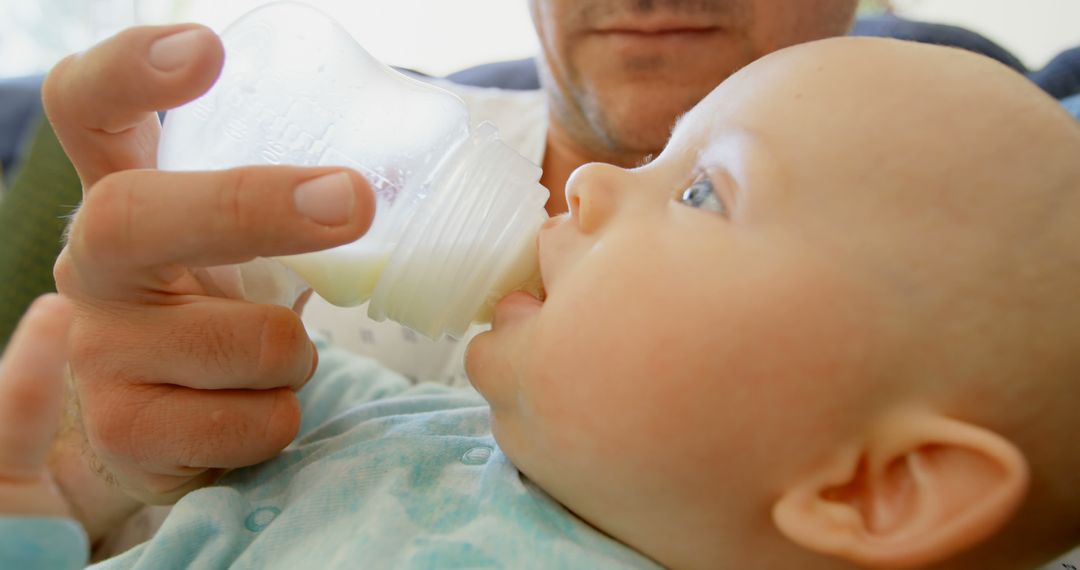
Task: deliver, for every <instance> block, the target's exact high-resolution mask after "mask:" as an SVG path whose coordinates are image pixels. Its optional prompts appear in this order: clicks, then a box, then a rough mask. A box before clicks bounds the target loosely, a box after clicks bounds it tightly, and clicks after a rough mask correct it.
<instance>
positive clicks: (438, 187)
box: [158, 2, 549, 338]
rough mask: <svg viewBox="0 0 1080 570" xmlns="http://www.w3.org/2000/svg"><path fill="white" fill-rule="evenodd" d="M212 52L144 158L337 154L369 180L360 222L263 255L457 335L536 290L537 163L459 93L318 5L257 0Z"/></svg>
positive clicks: (386, 313) (374, 309)
mask: <svg viewBox="0 0 1080 570" xmlns="http://www.w3.org/2000/svg"><path fill="white" fill-rule="evenodd" d="M222 41H223V42H224V44H225V65H224V69H223V71H222V73H221V76H220V78H219V79H218V81H217V82H216V83H215V85H214V86H213V87H212V88H211V89H210V91H209V92H207V93H206V94H205V95H204V96H203V97H201V98H199V99H197V100H195V101H193V102H191V103H189V104H187V105H184V106H182V107H179V108H177V109H174V110H172V111H170V112H169V113H168V114H167V115H166V118H165V124H164V128H163V131H162V136H161V141H160V146H159V151H158V165H159V167H160V168H162V169H166V170H206V169H220V168H231V167H235V166H243V165H254V164H295V165H334V166H347V167H350V168H353V169H356V170H357V171H359V172H361V173H362V174H363V175H364V176H365V177H366V178H367V179H368V180H369V181H370V182H371V184H372V187H373V188H374V190H375V194H376V214H375V220H374V222H373V224H372V226H371V229H370V230H369V231H368V232H367V234H365V235H364V236H363V237H361V238H360V239H359V240H358V241H356V242H354V243H352V244H348V245H344V246H340V247H337V248H334V249H330V250H326V251H321V252H315V253H308V254H302V255H295V256H288V257H282V258H278V260H279V261H280V262H282V263H283V264H285V265H286V266H287V267H289V268H290V269H292V270H293V271H295V272H296V273H298V274H299V275H300V276H301V277H302V278H303V279H304V280H305V281H306V282H307V283H309V284H310V285H311V286H312V287H313V288H314V289H315V291H316V292H318V293H319V294H320V295H322V296H323V297H324V298H326V299H327V300H328V301H330V302H331V303H334V304H336V305H340V306H354V305H359V304H361V303H364V302H365V301H369V300H370V304H369V306H368V314H369V315H370V316H371V317H372V318H374V319H376V320H384V319H387V318H389V319H392V320H394V321H397V322H398V323H401V324H403V325H406V326H408V327H410V328H412V329H413V330H415V331H417V332H419V333H422V334H424V335H427V336H429V337H431V338H439V337H441V336H442V335H443V334H444V333H445V334H449V335H451V336H455V337H456V336H460V335H462V334H463V333H464V332H465V330H466V329H467V328H468V325H469V323H470V322H473V321H486V320H488V319H489V318H490V310H491V307H492V305H493V304H494V303H495V301H497V300H498V299H499V298H500V297H502V296H503V295H504V294H506V293H509V292H511V291H514V290H526V291H530V292H533V293H537V292H538V289H539V278H538V269H537V267H538V264H537V260H536V246H535V241H536V233H537V231H538V229H539V227H540V225H541V224H542V223H543V221H544V220H545V219H546V218H547V213H546V212H545V210H544V204H545V203H546V202H547V199H548V196H549V194H548V191H547V190H546V189H545V188H544V187H543V186H541V185H540V184H539V182H538V180H539V178H540V173H541V172H540V168H539V167H537V166H536V165H534V164H532V163H530V162H529V161H528V160H526V159H525V158H523V157H521V156H520V155H519V154H518V153H516V152H515V151H514V150H513V149H511V148H510V147H509V146H507V145H506V144H504V143H503V142H501V141H500V140H499V137H498V133H497V131H496V129H495V127H494V126H492V125H491V124H489V123H483V124H481V125H479V126H477V127H476V128H471V127H470V123H469V116H468V111H467V109H466V107H465V104H464V102H462V101H461V99H460V98H458V97H457V96H456V95H454V94H452V93H450V92H448V91H446V90H444V89H440V88H438V87H435V86H433V85H430V84H426V83H423V82H420V81H417V80H415V79H412V78H410V77H407V76H405V75H402V74H401V73H398V72H396V71H394V70H393V69H391V68H389V67H388V66H386V65H384V64H382V63H380V62H379V61H377V60H375V59H374V58H373V57H372V56H371V55H370V54H368V53H367V52H366V51H364V49H363V48H361V47H360V46H359V45H358V44H357V43H356V42H355V41H354V40H353V38H352V37H351V36H350V35H349V33H348V32H346V31H345V30H344V29H343V28H342V27H341V26H339V25H338V24H337V23H336V22H334V21H333V20H332V19H330V18H329V17H327V16H326V15H324V14H322V13H321V12H319V11H317V10H316V9H314V8H311V7H308V6H306V5H303V4H298V3H295V2H278V3H273V4H268V5H265V6H263V7H260V8H257V9H256V10H254V11H252V12H250V13H248V14H246V15H245V16H243V17H241V18H240V19H239V20H237V21H236V22H235V23H234V24H232V25H231V26H230V27H229V28H227V29H226V30H225V32H224V33H223V34H222Z"/></svg>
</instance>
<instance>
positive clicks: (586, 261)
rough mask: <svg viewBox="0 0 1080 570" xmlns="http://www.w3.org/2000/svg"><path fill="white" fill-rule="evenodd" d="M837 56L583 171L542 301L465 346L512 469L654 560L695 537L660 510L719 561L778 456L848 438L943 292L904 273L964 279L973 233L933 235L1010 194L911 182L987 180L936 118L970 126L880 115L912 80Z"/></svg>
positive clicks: (768, 70) (755, 73)
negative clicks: (625, 161) (655, 143)
mask: <svg viewBox="0 0 1080 570" xmlns="http://www.w3.org/2000/svg"><path fill="white" fill-rule="evenodd" d="M850 49H851V47H850V46H847V45H844V44H842V43H841V44H840V45H836V44H831V45H828V46H826V47H822V48H818V49H815V50H810V51H809V52H804V51H798V50H796V51H789V52H784V53H781V54H777V55H776V56H771V57H770V58H766V59H765V60H762V61H761V62H758V63H756V64H754V65H752V66H750V67H748V68H746V69H744V70H743V71H742V72H740V73H739V74H736V75H735V76H733V77H732V78H731V79H730V80H728V81H727V82H725V83H724V84H723V85H721V86H720V87H719V88H717V89H716V90H715V91H713V92H712V93H711V94H710V95H709V96H708V97H707V98H706V99H705V100H704V101H702V102H701V103H700V104H698V105H697V106H696V107H695V108H694V109H693V110H692V111H690V112H689V113H688V114H687V115H686V116H684V117H683V118H682V119H681V121H680V123H679V125H678V127H677V128H676V129H675V131H674V132H673V135H672V137H671V140H670V142H669V144H668V146H667V148H666V149H665V150H664V152H663V153H662V154H661V155H659V156H658V157H657V158H656V159H655V160H653V161H652V162H650V163H649V164H647V165H645V166H642V167H640V168H636V169H633V170H624V169H620V168H617V167H613V166H608V165H600V164H594V165H587V166H584V167H582V168H581V169H579V170H578V171H577V172H576V173H575V175H574V176H573V177H572V178H571V180H570V182H569V184H568V187H567V190H566V192H567V201H568V203H569V204H570V209H571V211H570V214H568V215H566V216H561V217H558V218H553V219H552V220H550V221H549V222H548V223H547V224H546V225H545V227H544V228H543V229H542V231H541V234H540V237H539V250H540V260H541V268H542V273H543V279H544V284H545V287H546V291H547V298H546V300H545V301H544V302H543V303H540V302H539V301H537V300H535V299H531V298H529V297H528V296H525V295H514V296H511V297H508V298H507V299H505V300H504V301H503V302H501V303H500V304H499V305H498V307H497V309H496V314H495V319H494V322H493V328H492V330H491V331H490V332H488V333H485V334H483V335H481V336H480V337H478V338H477V339H476V340H475V341H474V342H473V344H472V345H471V347H470V350H469V353H468V357H467V366H468V370H469V374H470V377H471V379H472V381H473V383H474V385H475V386H476V388H477V389H478V390H479V391H480V392H481V393H482V394H483V396H484V397H485V398H486V399H487V400H488V402H489V403H490V404H491V409H492V421H493V429H494V433H495V437H496V439H497V440H498V442H499V444H500V446H501V448H502V449H503V450H504V451H505V453H506V454H507V455H508V456H509V457H510V459H511V460H512V461H513V462H514V463H515V465H517V466H518V468H519V469H520V470H521V471H522V472H523V473H524V474H525V475H527V476H528V477H529V478H530V479H532V480H534V481H535V482H536V483H537V484H539V485H540V486H541V487H543V488H544V489H545V490H547V491H548V492H549V493H551V494H552V495H553V496H554V497H555V498H556V499H558V500H560V501H561V502H562V503H563V504H565V505H567V506H568V507H569V508H570V509H571V510H573V511H574V512H575V513H577V514H578V515H579V516H581V517H583V518H584V519H586V520H588V521H590V522H592V523H593V524H596V525H597V526H599V527H600V528H601V529H603V530H604V531H606V532H607V533H609V534H611V535H613V536H615V537H616V538H619V539H620V540H623V541H625V542H627V543H630V544H634V545H638V546H639V547H640V546H642V545H645V551H646V552H648V553H649V554H651V555H653V556H655V557H657V558H658V559H660V560H663V561H664V562H665V563H671V562H672V561H675V562H678V561H679V556H680V553H679V552H678V548H679V547H678V546H677V545H678V543H679V539H678V537H677V536H674V535H672V536H665V534H664V533H666V532H668V533H669V532H672V531H674V532H675V533H677V534H685V532H686V531H681V530H678V529H673V528H672V527H671V523H670V521H674V520H678V521H681V524H684V525H685V524H690V525H693V526H694V528H700V529H709V530H708V532H711V533H714V536H716V541H717V549H718V550H721V551H723V550H725V549H729V550H737V549H738V548H736V545H740V543H741V545H742V547H743V548H748V545H749V544H751V543H752V542H753V538H754V537H756V536H760V535H761V533H762V531H763V530H765V529H766V528H767V527H768V526H769V525H770V521H769V519H768V509H767V502H768V501H769V500H771V499H770V498H771V497H775V496H776V494H778V493H779V492H780V491H781V490H782V488H783V486H784V485H785V481H787V480H788V478H789V477H790V475H791V473H790V472H789V471H790V469H791V468H793V467H794V466H805V465H807V464H809V463H812V462H813V461H814V459H815V457H816V456H817V454H820V453H821V452H822V447H821V446H822V445H825V443H824V442H834V441H837V440H840V439H842V438H843V437H845V435H844V434H851V433H856V432H858V430H859V429H861V427H862V426H861V425H860V424H859V422H861V421H863V417H864V416H863V414H861V413H860V409H861V403H860V402H864V401H870V400H872V399H874V398H878V399H881V398H887V397H888V394H885V393H881V391H876V390H875V389H874V381H875V380H876V379H877V378H878V375H879V374H881V373H882V372H881V371H882V370H886V371H887V370H888V368H889V366H890V365H891V364H893V363H894V361H893V360H891V358H892V357H891V356H890V354H889V351H888V350H885V348H884V347H888V346H893V345H894V343H893V341H894V340H895V339H896V338H906V337H905V336H904V335H907V334H911V332H912V331H911V330H910V328H905V325H904V324H903V323H905V322H906V321H905V319H906V318H907V315H909V314H917V313H918V312H919V310H920V307H921V303H922V300H923V298H924V297H926V298H929V297H932V296H933V293H932V292H930V293H926V292H924V291H922V290H921V289H919V287H918V286H917V285H916V284H917V283H919V282H920V278H919V277H918V274H919V273H920V272H933V279H934V283H935V287H936V286H937V285H941V287H942V289H948V288H950V287H951V286H952V285H953V281H954V280H956V279H961V277H960V274H959V273H957V274H956V275H954V274H953V273H952V272H950V271H949V270H948V268H949V266H950V263H951V262H948V259H949V257H948V256H949V255H951V254H954V253H955V254H957V255H959V256H963V255H964V252H965V251H966V250H968V249H972V250H974V249H981V248H983V247H984V246H985V245H986V243H985V239H986V238H985V237H984V236H983V235H982V234H979V233H970V234H964V237H963V239H962V240H960V241H957V240H952V239H951V238H947V237H946V236H950V235H951V234H945V233H943V232H944V231H945V230H944V229H943V228H961V229H963V228H964V227H965V224H967V223H968V222H969V219H968V216H967V211H966V210H965V206H963V205H964V204H973V207H972V208H971V210H978V211H979V212H980V214H986V215H987V216H998V215H999V212H997V211H998V210H1001V212H1000V217H1001V218H1002V219H1008V216H1007V213H1008V208H1015V207H1016V206H1014V205H1010V202H1009V200H1011V198H1008V197H1006V198H1003V199H1002V201H1001V202H1000V203H999V202H998V201H997V200H996V199H987V198H985V197H976V196H962V195H960V192H959V191H951V190H950V191H944V190H943V191H914V192H913V191H909V190H911V189H916V190H919V189H926V188H925V187H927V186H929V185H931V184H939V185H941V186H942V187H943V188H944V187H948V186H950V184H949V176H956V175H957V174H950V173H951V172H953V171H954V170H957V168H955V167H957V166H959V167H960V168H959V170H957V172H960V173H965V174H964V175H965V176H968V177H971V176H977V175H973V174H971V173H972V172H973V170H972V169H965V168H964V167H963V166H964V165H957V164H954V161H953V160H952V158H953V157H952V155H953V154H954V151H955V148H956V146H955V145H957V144H958V142H959V143H960V144H961V145H962V144H963V143H964V136H966V135H964V136H959V138H958V137H956V136H951V135H950V137H945V136H942V137H939V138H935V137H933V136H931V131H932V130H933V129H939V128H947V129H957V130H958V132H960V133H967V135H970V136H971V137H975V138H974V139H972V144H978V142H977V141H978V136H979V131H978V129H977V128H971V129H969V128H968V127H969V125H966V124H959V123H957V124H951V125H948V126H945V127H942V126H939V125H941V124H942V123H943V121H942V120H941V117H939V116H935V115H934V114H933V113H928V114H926V115H925V116H922V115H920V116H918V117H914V118H913V117H912V116H907V115H903V114H896V113H891V112H888V113H882V111H881V109H886V110H888V109H891V108H893V109H899V108H901V106H903V105H908V106H909V107H910V104H909V101H910V100H911V97H912V96H913V93H912V91H913V90H915V89H917V86H909V85H906V84H905V83H904V81H903V79H902V78H903V73H898V74H897V77H899V78H900V79H897V80H895V81H892V82H891V83H890V81H889V80H888V79H887V78H883V79H882V81H881V82H880V87H878V86H877V83H878V81H877V79H876V78H875V74H877V71H875V70H874V69H859V68H858V67H857V65H856V64H853V63H851V62H848V61H845V59H844V57H845V56H844V52H845V50H850ZM845 77H861V78H862V79H861V80H860V81H857V82H853V83H852V84H850V85H847V84H845V81H844V79H843V78H845ZM863 98H877V100H876V103H882V104H875V105H873V106H868V108H869V110H867V109H864V108H863V107H862V106H861V105H860V102H861V101H862V100H863ZM882 98H885V100H884V101H882ZM874 109H876V110H874ZM913 120H914V121H920V120H922V121H926V124H922V125H912V124H910V122H911V121H913ZM968 131H971V132H968ZM912 132H917V133H920V136H925V137H927V138H926V140H922V139H920V140H918V141H916V142H912V141H910V140H907V139H908V138H909V134H910V133H912ZM885 133H892V134H891V135H888V136H886V134H885ZM988 144H992V143H988ZM913 152H915V153H918V154H919V158H918V159H917V160H913V159H912V157H911V153H913ZM923 154H925V156H922V155H923ZM988 175H989V174H988ZM976 186H977V185H976ZM971 217H972V218H973V217H975V216H974V215H972V216H971ZM995 219H996V218H995ZM938 258H940V259H938ZM939 261H941V263H939ZM939 270H940V271H939ZM908 273H910V274H911V277H912V279H910V280H909V279H908V276H909V275H908ZM897 299H903V301H902V302H898V301H897ZM928 302H929V301H928ZM898 315H903V316H904V317H903V318H898ZM763 505H765V506H766V508H763ZM646 529H647V530H646ZM665 529H666V530H665ZM726 542H729V543H730V544H724V543H726ZM669 545H670V546H669ZM668 548H670V551H669V552H666V551H665V549H668Z"/></svg>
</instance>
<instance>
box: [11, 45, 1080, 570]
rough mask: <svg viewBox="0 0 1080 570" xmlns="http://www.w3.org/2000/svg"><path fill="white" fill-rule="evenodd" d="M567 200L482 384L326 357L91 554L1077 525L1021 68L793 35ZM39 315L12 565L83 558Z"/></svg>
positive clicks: (1073, 197)
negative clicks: (156, 512) (275, 412)
mask: <svg viewBox="0 0 1080 570" xmlns="http://www.w3.org/2000/svg"><path fill="white" fill-rule="evenodd" d="M566 193H567V199H568V202H569V204H570V208H571V213H570V214H569V215H567V216H562V217H558V218H553V219H552V220H550V221H549V222H548V223H547V224H546V225H545V227H544V228H543V230H542V231H541V234H540V237H539V251H540V258H541V265H542V272H543V278H544V284H545V288H546V299H545V300H544V301H540V300H538V299H536V298H532V297H529V296H527V295H525V294H513V295H510V296H509V297H507V298H505V299H504V300H503V301H502V302H500V303H499V305H498V307H497V309H496V314H495V320H494V323H493V327H492V330H491V331H490V332H487V333H484V334H483V335H481V336H479V337H478V338H476V339H475V340H474V341H473V343H472V345H471V346H470V350H469V353H468V356H467V369H468V371H469V375H470V377H471V379H472V382H473V384H474V386H475V388H476V391H478V392H479V394H480V395H481V396H482V399H480V398H478V397H476V396H475V394H473V393H472V392H471V391H455V390H453V389H450V388H446V387H442V386H435V385H420V386H410V385H409V384H408V383H407V382H406V381H405V380H403V379H402V378H399V377H397V376H395V375H393V374H392V373H390V372H388V371H386V370H384V369H381V368H379V367H378V366H377V365H376V364H375V363H373V362H370V361H366V360H358V359H356V357H352V356H349V355H347V354H343V353H341V352H339V351H335V350H334V349H333V348H331V347H328V346H321V347H320V349H321V362H320V366H319V372H318V373H317V375H316V376H315V377H314V378H313V379H312V380H311V381H310V382H309V384H308V385H307V386H306V387H305V388H304V389H303V390H302V391H301V393H300V398H301V402H302V407H303V408H302V409H303V416H302V417H303V420H302V425H301V431H300V435H299V436H298V438H297V439H296V440H295V442H294V443H293V444H292V445H291V446H290V447H289V448H288V449H286V450H285V451H284V452H283V453H282V454H281V455H280V456H278V457H276V458H274V459H272V460H270V461H267V462H265V463H262V464H260V465H257V466H254V467H250V468H245V469H239V470H236V471H233V472H231V473H229V474H227V475H226V476H224V477H223V478H222V479H221V480H220V481H219V482H218V483H217V484H216V485H214V486H210V487H206V488H204V489H201V490H198V491H194V492H192V493H190V494H188V495H187V496H185V497H184V498H183V499H181V500H180V501H179V502H178V503H177V504H176V506H175V507H174V508H173V510H172V512H171V513H170V515H169V517H168V518H167V519H166V521H165V523H164V525H163V526H162V528H161V529H160V530H159V531H158V532H157V534H156V535H155V536H154V537H153V538H152V539H151V540H149V541H148V542H146V543H144V544H142V545H139V546H137V547H135V548H133V549H131V550H129V551H128V552H126V553H124V554H121V555H119V556H117V557H115V558H112V559H109V560H106V561H104V562H103V563H102V564H101V567H104V568H114V567H115V568H127V567H150V568H159V567H196V568H217V567H224V566H227V565H230V564H233V565H236V566H238V567H253V568H262V567H282V568H301V567H302V568H307V567H312V568H322V567H333V566H343V567H355V566H360V567H377V568H383V567H394V568H429V567H439V568H442V567H494V568H569V567H578V568H590V569H591V568H625V567H654V566H656V565H662V566H666V567H672V568H722V569H734V568H751V569H752V568H799V569H801V570H806V569H809V570H816V569H844V568H856V567H868V568H916V567H919V568H922V567H928V568H979V569H995V568H1000V569H1017V568H1031V567H1035V566H1037V565H1039V564H1041V563H1045V562H1047V561H1049V560H1051V559H1052V558H1054V557H1055V556H1057V555H1059V554H1061V553H1063V552H1065V551H1067V550H1068V549H1069V548H1070V547H1073V546H1075V545H1076V544H1078V543H1080V484H1078V483H1080V453H1076V451H1075V446H1074V445H1073V439H1074V438H1075V435H1076V434H1077V433H1080V414H1078V413H1077V410H1080V383H1078V379H1080V298H1078V296H1077V292H1078V291H1080V125H1078V124H1077V123H1076V122H1075V121H1073V120H1071V119H1070V117H1069V116H1068V115H1067V113H1066V112H1065V111H1064V110H1063V109H1062V108H1060V107H1059V106H1058V105H1056V104H1055V102H1053V101H1052V100H1050V99H1049V98H1047V97H1046V96H1045V95H1043V94H1042V93H1041V92H1039V91H1038V90H1037V89H1036V88H1035V87H1034V86H1032V85H1030V84H1028V83H1027V81H1026V80H1025V79H1023V78H1022V77H1021V76H1019V75H1016V74H1014V73H1013V72H1011V71H1009V70H1007V69H1005V68H1004V67H1002V66H1000V65H998V64H996V63H993V62H992V61H990V60H988V59H983V58H981V57H979V56H975V55H972V54H969V53H966V52H961V51H955V50H950V49H945V48H937V47H930V46H925V45H916V44H909V43H902V42H896V41H890V40H877V39H855V38H841V39H831V40H825V41H820V42H815V43H811V44H806V45H803V46H799V47H795V48H791V49H787V50H784V51H781V52H777V53H775V54H773V55H770V56H767V57H765V58H763V59H762V60H760V61H758V62H756V63H754V64H753V65H750V66H748V67H747V68H745V69H744V70H742V71H741V72H739V73H738V74H736V75H734V76H733V77H732V78H731V79H729V80H728V81H726V82H725V83H724V84H722V85H721V86H719V87H718V88H717V89H716V90H715V91H714V92H713V93H712V94H710V95H709V96H708V97H707V98H706V99H705V100H703V101H702V102H701V103H700V104H698V105H697V106H696V107H695V108H694V109H693V110H692V111H690V112H689V113H688V114H686V115H685V116H684V117H683V118H682V119H681V120H680V121H679V124H678V125H677V126H676V128H675V129H674V131H673V134H672V137H671V140H670V142H669V144H668V146H667V148H666V149H665V150H664V152H663V153H662V154H661V155H659V156H658V157H656V159H655V160H653V161H652V162H650V163H649V164H647V165H645V166H642V167H640V168H637V169H633V170H623V169H620V168H616V167H614V166H608V165H602V164H594V165H588V166H585V167H583V168H581V169H579V170H578V171H577V173H576V174H575V175H574V177H573V178H572V179H571V181H570V183H569V185H568V187H567V189H566ZM64 311H65V307H64V305H63V302H62V301H61V300H58V299H55V298H53V299H49V300H46V301H44V302H43V303H42V304H41V305H39V306H38V307H36V308H35V309H34V310H33V311H31V317H30V318H29V319H30V320H29V329H28V330H24V331H22V333H21V334H20V336H19V337H18V339H17V340H16V341H15V342H13V344H12V347H11V349H10V351H9V355H8V356H7V357H6V359H5V362H4V368H2V369H0V374H2V375H3V376H2V377H0V406H2V407H0V410H2V411H4V413H3V414H0V428H2V429H0V435H2V437H0V482H2V484H0V510H2V511H4V512H7V513H10V514H12V515H16V516H10V517H6V518H4V519H0V526H2V527H3V533H2V534H0V552H2V553H3V556H7V557H8V558H7V559H6V560H18V561H19V562H18V563H19V564H29V563H34V564H38V567H46V565H47V564H48V562H44V561H45V560H46V558H47V557H48V556H54V557H60V556H61V555H62V554H63V553H64V552H67V551H65V550H64V549H65V548H69V547H70V548H73V549H74V550H73V552H74V553H75V554H76V558H78V557H83V556H85V551H84V550H79V549H80V548H82V549H85V542H82V543H80V542H79V539H80V535H79V534H78V532H76V531H77V528H78V527H77V526H75V525H74V523H73V522H71V521H65V520H64V519H63V518H55V517H58V516H62V515H63V513H64V512H65V510H64V509H65V507H64V502H63V500H62V499H61V498H60V495H58V494H57V493H56V491H55V490H54V489H53V488H52V487H51V486H50V485H49V482H48V481H49V479H48V475H47V472H46V470H45V468H44V467H43V466H42V465H43V461H44V459H43V458H42V455H43V452H42V451H41V450H42V449H45V448H46V447H47V445H48V437H49V432H50V428H51V426H53V425H54V424H55V421H54V418H55V415H56V413H57V412H56V411H55V410H56V409H57V407H58V405H59V404H58V402H59V392H58V390H56V389H53V388H58V386H59V382H52V383H49V382H44V380H47V379H55V378H54V377H56V376H59V370H58V368H59V367H57V366H51V365H43V364H41V362H40V361H41V360H42V359H45V360H46V361H48V360H49V358H50V357H52V360H53V361H54V360H55V357H56V355H58V354H60V353H62V347H61V346H60V344H62V343H58V341H57V340H56V338H57V336H58V335H57V331H58V330H62V325H63V321H64V319H65V318H67V317H66V316H65V314H64ZM35 315H36V316H35ZM42 315H45V316H44V317H42ZM50 318H51V319H52V320H49V319H50ZM41 323H45V324H44V325H43V324H41ZM46 325H48V326H46ZM50 327H51V329H52V330H51V331H50V330H49V329H50ZM35 334H37V335H38V338H36V339H35V338H34V335H35ZM42 347H44V348H42ZM35 350H37V351H38V352H39V353H40V354H35ZM35 357H36V359H35ZM35 363H37V364H35ZM485 400H486V402H485ZM16 401H17V402H19V405H15V402H16ZM39 404H40V406H39ZM27 406H28V407H27ZM24 410H43V411H39V412H35V413H34V414H30V413H29V412H25V411H24ZM27 425H29V426H30V427H25V426H27ZM68 492H73V490H68ZM35 514H36V515H41V517H43V518H30V515H35ZM48 517H54V518H48ZM65 525H66V526H65ZM65 533H66V534H65ZM83 540H85V539H83ZM36 544H44V545H48V546H47V548H46V549H43V550H36V551H35V550H33V549H34V546H35V545H36ZM18 556H22V557H23V558H21V559H20V558H17V557H18ZM0 560H5V559H3V558H0ZM57 560H58V558H57ZM57 563H59V562H57ZM79 563H81V560H76V561H75V562H74V564H76V565H78V564H79ZM12 564H14V562H12ZM23 567H27V566H23Z"/></svg>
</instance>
